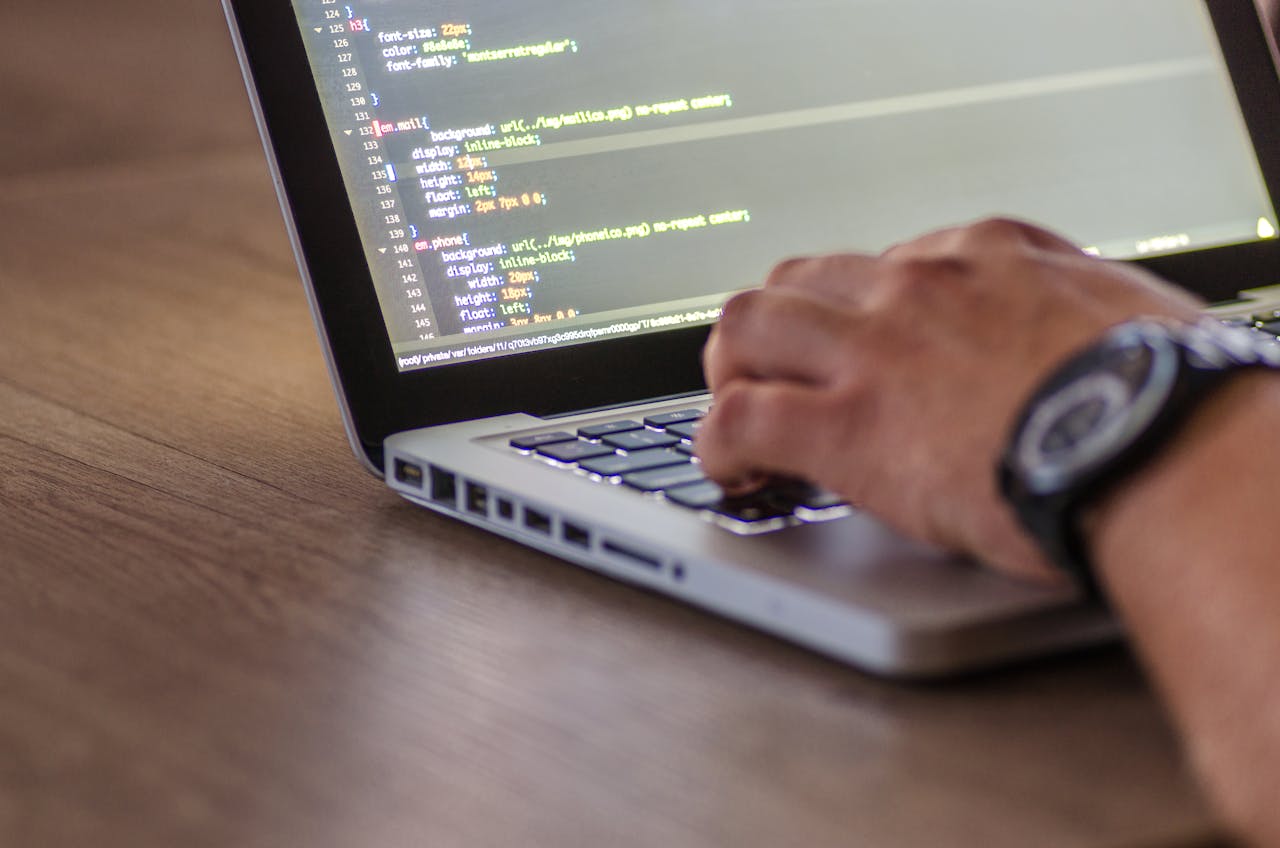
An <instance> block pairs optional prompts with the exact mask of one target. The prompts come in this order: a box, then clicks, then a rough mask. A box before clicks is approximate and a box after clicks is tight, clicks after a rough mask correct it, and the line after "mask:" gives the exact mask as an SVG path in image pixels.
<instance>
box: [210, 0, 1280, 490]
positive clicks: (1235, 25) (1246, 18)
mask: <svg viewBox="0 0 1280 848" xmlns="http://www.w3.org/2000/svg"><path fill="white" fill-rule="evenodd" d="M1204 2H1205V5H1206V7H1207V8H1208V10H1209V12H1210V14H1211V16H1212V19H1213V22H1214V25H1215V27H1216V29H1217V31H1218V38H1219V42H1220V43H1221V44H1222V46H1223V53H1224V55H1225V56H1226V60H1227V65H1228V68H1229V70H1230V72H1231V75H1232V78H1233V81H1234V83H1235V86H1236V90H1237V93H1238V99H1239V100H1240V103H1241V105H1242V107H1243V111H1244V115H1245V121H1246V123H1247V125H1248V127H1249V131H1250V134H1251V136H1252V138H1253V141H1254V147H1255V149H1256V150H1257V152H1258V156H1259V160H1260V164H1261V167H1262V172H1263V176H1264V178H1265V181H1266V184H1267V187H1268V189H1269V191H1270V193H1271V196H1272V197H1273V198H1276V197H1280V139H1276V140H1274V141H1273V143H1271V144H1267V143H1265V142H1264V139H1265V133H1266V131H1267V128H1269V127H1270V128H1276V127H1280V77H1278V76H1277V73H1276V67H1275V64H1274V59H1273V57H1272V53H1271V49H1270V42H1269V40H1268V38H1267V36H1266V34H1265V31H1264V29H1263V27H1262V24H1261V21H1260V19H1259V16H1258V12H1257V9H1256V7H1255V6H1254V5H1253V2H1252V0H1204ZM224 3H225V5H226V6H227V9H228V13H229V14H228V17H229V19H230V20H231V23H232V26H233V27H234V28H235V29H236V30H237V32H238V46H239V47H240V49H241V52H242V59H243V61H244V63H245V72H246V76H247V78H248V79H249V81H250V85H251V87H252V89H253V91H254V94H255V98H256V106H257V109H258V112H259V114H258V117H259V120H260V122H261V126H262V129H263V131H264V135H265V137H266V143H267V144H268V145H269V147H270V154H269V155H271V156H273V157H274V163H275V169H276V172H277V174H276V175H277V178H278V180H279V188H280V190H281V192H282V198H283V203H284V206H285V207H286V210H287V212H286V214H287V215H289V216H291V218H292V221H291V224H292V232H293V235H294V237H295V246H296V248H297V250H298V252H299V260H300V262H301V263H302V264H303V266H304V267H303V274H304V276H305V277H306V278H307V280H308V281H309V285H310V287H311V291H312V297H313V299H314V304H315V307H316V311H317V313H318V320H319V323H320V325H321V328H322V331H323V335H324V339H323V341H324V343H325V344H327V346H328V349H329V355H330V360H331V363H332V367H333V370H334V377H335V380H336V382H337V384H338V387H339V390H340V391H341V392H342V394H343V396H344V400H345V404H346V412H347V415H348V418H349V420H348V425H349V426H350V427H351V428H352V429H353V431H354V436H355V438H356V439H357V440H358V441H359V443H360V446H361V448H362V449H363V451H364V452H365V458H366V459H367V460H368V461H369V462H370V463H371V464H372V465H374V466H375V467H381V464H382V443H383V440H384V439H385V438H386V437H387V436H389V435H391V434H393V433H397V432H401V431H404V430H409V429H414V428H417V427H427V426H434V425H439V424H446V423H452V422H455V421H466V420H472V419H477V418H486V417H491V416H495V415H502V414H507V413H512V412H526V413H530V414H533V415H539V416H552V415H557V414H563V413H568V412H573V411H578V410H585V409H596V408H605V407H610V406H616V405H620V404H625V403H633V402H637V401H639V400H643V399H651V398H662V397H673V396H679V395H687V394H692V393H696V392H699V391H702V390H704V388H705V385H704V383H703V379H702V373H701V367H700V352H701V349H702V347H703V345H704V343H705V341H706V338H707V335H708V333H709V331H710V330H709V328H708V327H705V326H704V327H693V328H681V329H676V330H668V331H664V332H655V333H651V334H647V335H642V336H637V337H629V338H625V339H618V340H609V341H599V342H592V343H586V344H580V345H573V346H568V347H563V348H557V349H551V350H542V351H538V352H534V353H525V354H518V355H512V356H507V357H502V358H499V359H489V360H483V361H479V362H471V363H462V364H458V365H448V366H441V367H435V368H428V369H423V370H418V371H410V372H404V373H401V372H400V371H399V370H398V369H397V367H396V358H395V355H394V353H393V351H392V348H391V341H390V338H389V336H388V333H387V329H386V325H385V324H384V322H383V316H382V310H381V307H380V305H379V303H378V299H377V295H376V290H375V287H374V283H373V280H372V277H371V274H370V269H369V267H368V265H367V263H366V260H365V258H364V257H365V251H364V248H363V246H362V243H361V240H360V236H359V232H358V229H357V226H356V221H355V217H354V215H353V213H352V210H351V206H350V201H349V199H348V197H347V193H346V188H345V184H344V181H343V178H342V173H341V170H340V168H339V164H338V159H337V154H336V151H335V150H334V148H333V144H332V142H331V140H330V138H331V137H330V131H329V128H328V126H327V124H326V121H325V115H324V110H323V107H322V105H321V102H320V97H319V94H318V92H317V89H316V85H315V81H314V78H313V77H312V73H311V67H310V64H309V61H308V58H307V54H306V50H305V46H304V44H303V40H302V33H301V31H300V29H299V26H298V22H297V19H296V17H295V15H294V11H293V8H292V4H291V3H290V0H224ZM782 258H785V257H782V256H780V257H779V259H782ZM1139 264H1141V265H1144V266H1146V267H1148V268H1150V269H1152V270H1153V271H1155V272H1156V273H1158V274H1160V275H1162V276H1164V277H1166V278H1168V279H1171V280H1173V281H1175V282H1177V283H1178V284H1180V285H1182V286H1184V287H1186V288H1188V289H1190V290H1191V291H1193V292H1195V293H1197V294H1199V295H1200V296H1201V297H1204V298H1206V299H1207V300H1210V301H1214V300H1224V299H1229V298H1232V297H1234V296H1235V295H1236V293H1237V290H1238V289H1239V288H1240V287H1241V285H1240V281H1250V282H1251V283H1255V282H1256V284H1257V285H1265V284H1268V283H1271V282H1274V281H1275V278H1276V269H1277V268H1280V240H1272V241H1266V242H1255V243H1249V244H1243V245H1236V246H1231V247H1221V248H1215V249H1210V250H1201V251H1196V252H1192V253H1184V254H1179V255H1173V256H1163V257H1157V258H1152V259H1146V260H1142V261H1140V262H1139ZM767 271H768V269H765V268H762V269H761V274H762V275H763V274H764V273H766V272H767Z"/></svg>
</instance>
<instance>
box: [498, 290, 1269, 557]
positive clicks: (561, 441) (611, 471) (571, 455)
mask: <svg viewBox="0 0 1280 848" xmlns="http://www.w3.org/2000/svg"><path fill="white" fill-rule="evenodd" d="M1222 322H1223V323H1224V324H1227V325H1228V326H1235V327H1241V328H1250V329H1253V330H1254V331H1255V332H1257V333H1259V334H1260V335H1266V336H1269V337H1272V338H1274V337H1276V336H1280V311H1275V312H1267V313H1265V314H1261V315H1249V316H1238V317H1231V318H1224V319H1222ZM704 414H705V412H704V410H702V409H697V408H690V409H682V410H678V411H676V412H668V413H663V414H661V415H652V416H649V417H647V418H643V419H633V418H624V419H619V420H617V421H606V422H603V423H599V424H592V425H590V426H587V427H582V428H580V429H578V430H576V431H573V432H570V431H568V430H559V431H556V432H553V433H539V434H536V435H533V436H521V437H519V438H515V439H512V440H511V442H510V444H511V448H512V449H513V450H516V451H518V452H520V453H521V454H524V455H525V456H528V457H530V458H531V459H533V460H537V461H540V462H543V463H546V464H549V465H552V466H554V467H556V468H560V469H563V470H565V471H566V472H574V473H577V474H578V475H580V476H582V477H584V478H586V479H589V480H592V481H595V482H597V483H603V484H609V485H616V486H625V487H627V488H629V489H633V490H635V491H636V492H639V493H643V494H645V495H648V496H651V497H654V498H658V499H660V500H662V501H664V502H666V503H668V504H671V505H672V506H673V507H675V508H678V509H687V510H693V511H696V512H698V513H701V514H702V515H703V516H704V517H705V518H707V519H709V520H711V521H713V522H714V523H716V524H719V525H721V526H723V527H725V528H726V529H729V530H731V531H733V532H736V533H743V534H754V533H767V532H770V531H773V530H779V529H782V528H784V527H791V526H794V525H796V524H801V523H812V522H818V521H832V520H835V519H837V518H843V517H845V516H847V515H850V514H851V513H852V512H853V510H852V509H851V508H850V507H849V505H848V504H847V503H845V502H844V500H842V499H841V498H840V497H839V496H838V495H835V494H832V493H831V492H827V491H824V490H822V489H820V488H817V487H815V486H811V485H809V484H806V483H801V482H787V483H781V484H777V485H774V486H771V487H769V488H767V489H764V490H762V491H760V492H756V493H755V494H752V495H749V496H746V497H737V498H731V497H728V496H726V494H725V492H724V489H722V488H721V487H720V486H718V485H716V484H715V483H713V482H711V481H710V480H708V479H707V478H706V476H705V475H704V474H703V473H702V468H701V466H700V465H699V463H698V460H697V458H696V457H694V455H693V437H694V434H695V433H696V432H697V429H698V425H699V422H700V421H701V420H702V417H703V415H704Z"/></svg>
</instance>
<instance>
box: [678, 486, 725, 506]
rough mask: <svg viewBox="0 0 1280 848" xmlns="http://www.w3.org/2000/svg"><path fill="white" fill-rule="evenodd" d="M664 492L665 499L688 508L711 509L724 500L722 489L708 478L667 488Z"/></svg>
mask: <svg viewBox="0 0 1280 848" xmlns="http://www.w3.org/2000/svg"><path fill="white" fill-rule="evenodd" d="M664 494H665V495H666V496H667V500H669V501H671V502H672V503H674V504H679V505H680V506H684V507H688V508H689V509H711V508H712V507H714V506H719V505H720V502H721V501H723V500H724V489H722V488H720V487H719V486H718V485H716V484H715V483H712V482H711V481H710V480H704V481H702V482H701V483H694V484H693V485H691V486H679V487H676V488H672V489H668V490H667V491H666V492H664Z"/></svg>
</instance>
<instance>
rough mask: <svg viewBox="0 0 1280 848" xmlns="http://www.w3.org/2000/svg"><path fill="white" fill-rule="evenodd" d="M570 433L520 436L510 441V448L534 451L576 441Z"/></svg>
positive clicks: (575, 437)
mask: <svg viewBox="0 0 1280 848" xmlns="http://www.w3.org/2000/svg"><path fill="white" fill-rule="evenodd" d="M577 438H578V437H577V436H575V435H573V434H572V433H542V434H540V435H537V436H520V437H519V438H515V439H512V440H511V447H513V448H515V449H516V450H521V451H535V450H537V449H538V448H540V447H542V446H543V445H554V444H559V443H560V442H572V441H576V440H577Z"/></svg>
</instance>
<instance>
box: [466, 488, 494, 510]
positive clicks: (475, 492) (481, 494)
mask: <svg viewBox="0 0 1280 848" xmlns="http://www.w3.org/2000/svg"><path fill="white" fill-rule="evenodd" d="M467 512H469V513H471V514H472V515H483V516H488V515H489V490H488V489H487V488H485V487H484V486H481V485H480V484H479V483H471V482H468V483H467Z"/></svg>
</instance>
